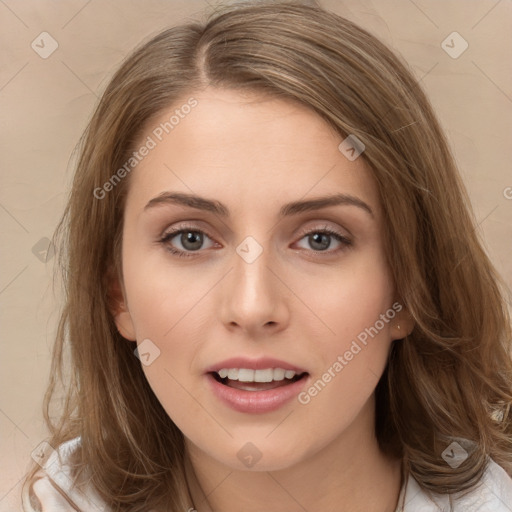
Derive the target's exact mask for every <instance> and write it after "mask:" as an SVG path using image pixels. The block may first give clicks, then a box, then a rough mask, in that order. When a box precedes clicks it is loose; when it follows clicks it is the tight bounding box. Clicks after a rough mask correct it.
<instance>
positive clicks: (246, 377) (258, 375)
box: [217, 368, 296, 382]
mask: <svg viewBox="0 0 512 512" xmlns="http://www.w3.org/2000/svg"><path fill="white" fill-rule="evenodd" d="M217 373H218V374H219V376H220V377H221V378H222V379H224V378H225V377H227V378H228V379H230V380H239V381H240V382H272V381H273V380H283V379H293V377H295V375H296V373H295V372H294V371H293V370H283V369H282V368H265V369H264V370H250V369H248V368H222V369H221V370H219V371H218V372H217Z"/></svg>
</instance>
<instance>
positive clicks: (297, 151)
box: [115, 89, 407, 470]
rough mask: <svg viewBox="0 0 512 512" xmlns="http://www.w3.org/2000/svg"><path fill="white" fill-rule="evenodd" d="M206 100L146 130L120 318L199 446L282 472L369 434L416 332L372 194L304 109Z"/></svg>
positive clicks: (174, 414) (126, 241)
mask: <svg viewBox="0 0 512 512" xmlns="http://www.w3.org/2000/svg"><path fill="white" fill-rule="evenodd" d="M194 99H195V100H196V102H197V104H196V103H195V101H193V100H191V101H188V103H187V100H188V98H185V99H184V100H183V102H182V103H180V104H177V105H175V106H173V108H170V109H169V110H168V111H166V112H164V113H162V115H161V117H160V118H159V119H157V120H156V121H155V122H154V124H152V125H151V126H148V127H147V131H146V133H144V135H143V136H142V138H141V143H140V146H142V145H143V144H144V145H146V147H147V148H149V149H148V150H147V151H144V150H143V151H140V152H139V153H140V154H139V157H140V160H141V161H140V163H138V165H137V166H136V167H135V169H134V170H133V171H131V176H130V180H131V183H130V188H129V193H128V196H127V202H126V210H125V222H124V231H123V246H122V260H123V280H124V282H123V285H124V290H125V301H124V304H123V303H121V307H120V309H119V310H118V311H117V312H116V313H115V316H116V323H117V326H118V328H119V330H120V332H121V333H122V334H123V336H124V337H125V338H127V339H131V340H136V341H137V343H138V345H139V357H140V359H141V362H142V364H143V370H144V372H145V375H146V377H147V379H148V382H149V384H150V385H151V387H152V389H153V391H154V393H155V395H156V396H157V397H158V399H159V401H160V402H161V404H162V406H163V407H164V408H165V410H166V411H167V413H168V415H169V416H170V417H171V418H172V420H173V421H174V422H175V424H176V425H177V426H178V427H179V429H180V430H181V431H182V432H183V434H184V435H185V437H186V439H187V443H188V446H191V447H193V448H194V450H196V452H199V453H203V454H204V455H205V456H208V457H211V458H213V459H215V460H216V461H218V462H221V463H223V464H225V465H227V466H229V467H232V468H238V469H248V468H249V469H250V468H252V467H254V468H255V469H258V470H276V469H282V468H286V467H289V466H291V465H293V464H295V463H298V462H300V461H303V460H306V459H307V457H309V456H312V455H314V454H315V453H317V452H319V451H320V450H322V449H323V448H326V447H327V446H328V445H329V444H330V443H332V442H335V441H336V440H339V439H342V438H343V437H344V436H345V437H347V439H348V437H350V436H351V435H352V436H353V433H354V432H355V431H356V430H357V432H358V434H357V435H358V436H359V437H361V436H362V437H364V436H368V435H371V432H370V430H371V429H368V428H360V427H362V425H363V423H364V425H365V426H366V427H368V425H373V423H372V421H373V407H374V402H373V393H374V389H375V386H376V384H377V382H378V380H379V378H380V376H381V374H382V372H383V370H384V367H385V365H386V360H387V355H388V352H389V349H390V344H391V342H392V340H393V339H397V338H400V337H402V335H403V333H404V331H405V329H407V327H406V325H405V324H404V323H403V322H401V323H402V325H401V330H398V329H397V323H398V322H397V319H398V318H401V315H403V311H402V312H401V313H400V314H398V310H400V309H401V308H402V306H401V305H400V304H398V303H397V302H395V298H394V292H393V283H392V279H391V276H390V271H389V268H388V266H387V262H386V257H385V253H384V244H383V238H382V234H383V229H382V228H383V226H382V212H381V207H380V205H379V199H378V191H377V188H376V185H375V183H374V181H373V179H372V176H371V173H370V171H369V169H368V168H367V166H366V165H365V163H364V161H363V158H355V159H354V156H356V155H357V153H356V152H354V151H351V150H350V147H349V148H348V149H347V147H345V146H343V147H344V148H345V150H344V152H342V151H341V150H340V149H339V148H338V146H339V145H340V143H341V142H342V140H343V138H342V137H340V136H338V135H337V134H335V133H334V132H333V131H332V130H331V129H330V128H329V126H328V125H327V124H326V123H325V121H323V120H322V119H321V118H320V117H319V116H318V115H317V114H316V113H314V112H312V111H310V110H308V109H307V108H305V107H303V106H300V105H297V104H294V103H291V102H287V101H284V100H280V99H268V98H263V97H261V96H257V95H251V96H248V95H245V96H244V95H242V94H241V93H239V92H234V91H227V90H214V89H207V90H205V91H203V92H201V93H198V94H195V95H194ZM186 104H188V105H193V107H191V108H187V107H183V105H186ZM176 110H178V112H176ZM173 115H174V116H175V118H174V119H173V121H172V122H170V121H169V120H170V118H171V116H173ZM177 119H179V121H176V120H177ZM165 123H167V125H166V124H165ZM164 127H165V129H164ZM166 131H168V132H169V133H166ZM142 153H144V154H146V156H143V155H142ZM347 156H349V157H350V158H347ZM179 230H183V232H182V233H181V234H180V233H178V231H179ZM134 357H135V356H134ZM240 369H241V371H238V370H240ZM257 370H258V371H257ZM283 370H284V371H283ZM293 372H295V373H293ZM226 374H227V376H226ZM292 376H294V378H290V377H292ZM299 377H300V378H299ZM237 379H239V380H237ZM297 379H298V380H297ZM254 380H256V381H258V382H252V381H254ZM259 381H262V382H259ZM350 432H352V434H349V433H350ZM352 439H353V437H352Z"/></svg>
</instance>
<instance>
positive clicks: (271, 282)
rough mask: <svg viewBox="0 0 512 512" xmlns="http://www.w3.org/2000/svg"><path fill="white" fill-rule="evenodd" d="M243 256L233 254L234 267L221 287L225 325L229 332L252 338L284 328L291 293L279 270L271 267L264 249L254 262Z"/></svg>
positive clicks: (288, 312)
mask: <svg viewBox="0 0 512 512" xmlns="http://www.w3.org/2000/svg"><path fill="white" fill-rule="evenodd" d="M240 254H242V253H240ZM240 254H238V253H235V254H234V256H233V268H232V270H231V271H230V272H229V273H228V274H227V276H226V277H225V279H224V280H223V283H221V286H220V288H219V290H220V294H221V297H220V301H219V305H220V319H221V321H222V323H223V324H224V326H225V327H226V328H227V329H228V330H236V329H239V330H241V331H242V332H244V333H245V334H247V335H248V336H250V337H252V338H255V337H258V336H261V335H268V334H269V333H271V332H272V333H276V332H278V331H281V330H283V329H285V328H286V326H287V325H288V323H289V317H290V311H289V301H288V299H289V296H290V292H289V290H288V288H287V287H286V285H285V284H284V283H283V281H284V280H283V277H282V276H280V275H279V274H280V273H279V269H278V268H277V266H276V265H275V264H274V265H272V261H271V258H270V254H269V251H268V250H266V249H265V250H263V252H262V253H261V254H260V255H259V256H258V257H257V258H256V259H255V260H254V261H252V262H250V260H246V259H244V258H243V257H242V256H240ZM274 263H275V262H274Z"/></svg>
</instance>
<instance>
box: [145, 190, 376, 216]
mask: <svg viewBox="0 0 512 512" xmlns="http://www.w3.org/2000/svg"><path fill="white" fill-rule="evenodd" d="M163 204H178V205H182V206H188V207H190V208H196V209H197V210H204V211H208V212H212V213H214V214H216V215H218V216H220V217H229V209H228V208H227V207H226V206H225V205H223V204H222V203H221V202H219V201H215V200H211V199H206V198H204V197H200V196H196V195H193V194H187V193H184V192H162V193H161V194H159V195H158V196H156V197H154V198H153V199H151V200H150V201H149V202H148V203H147V204H146V206H145V207H144V211H146V210H148V209H150V208H153V207H156V206H160V205H163ZM338 205H343V206H345V205H348V206H356V207H358V208H361V209H362V210H364V211H366V212H367V213H368V214H369V215H370V216H371V217H373V216H374V215H373V211H372V209H371V208H370V206H368V205H367V204H366V203H365V202H364V201H362V200H361V199H359V198H358V197H355V196H352V195H349V194H334V195H330V196H324V197H317V198H314V199H308V200H306V201H293V202H291V203H287V204H285V205H283V206H282V207H281V209H280V210H279V217H281V218H282V217H288V216H291V215H297V214H299V213H304V212H310V211H315V210H320V209H322V208H327V207H329V206H338Z"/></svg>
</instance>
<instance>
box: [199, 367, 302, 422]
mask: <svg viewBox="0 0 512 512" xmlns="http://www.w3.org/2000/svg"><path fill="white" fill-rule="evenodd" d="M206 378H207V379H208V381H209V382H210V386H211V387H212V390H213V393H214V394H215V395H216V396H217V398H219V399H220V400H221V401H222V402H223V403H225V404H226V405H228V406H229V407H231V408H232V409H234V410H235V411H238V412H246V413H265V412H272V411H276V410H277V409H279V408H280V407H282V406H283V405H284V404H286V403H287V402H289V401H290V400H292V399H293V398H294V397H296V396H297V395H298V394H299V393H300V391H301V389H302V388H303V387H304V385H305V384H306V381H307V380H308V378H309V375H306V376H304V377H302V379H299V380H297V381H295V382H292V383H291V384H287V385H286V386H281V387H279V388H275V389H267V390H266V391H244V390H243V389H235V388H231V387H229V386H226V385H224V384H221V383H220V382H218V381H217V380H216V379H215V377H214V376H213V375H212V374H211V373H209V374H207V376H206Z"/></svg>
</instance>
